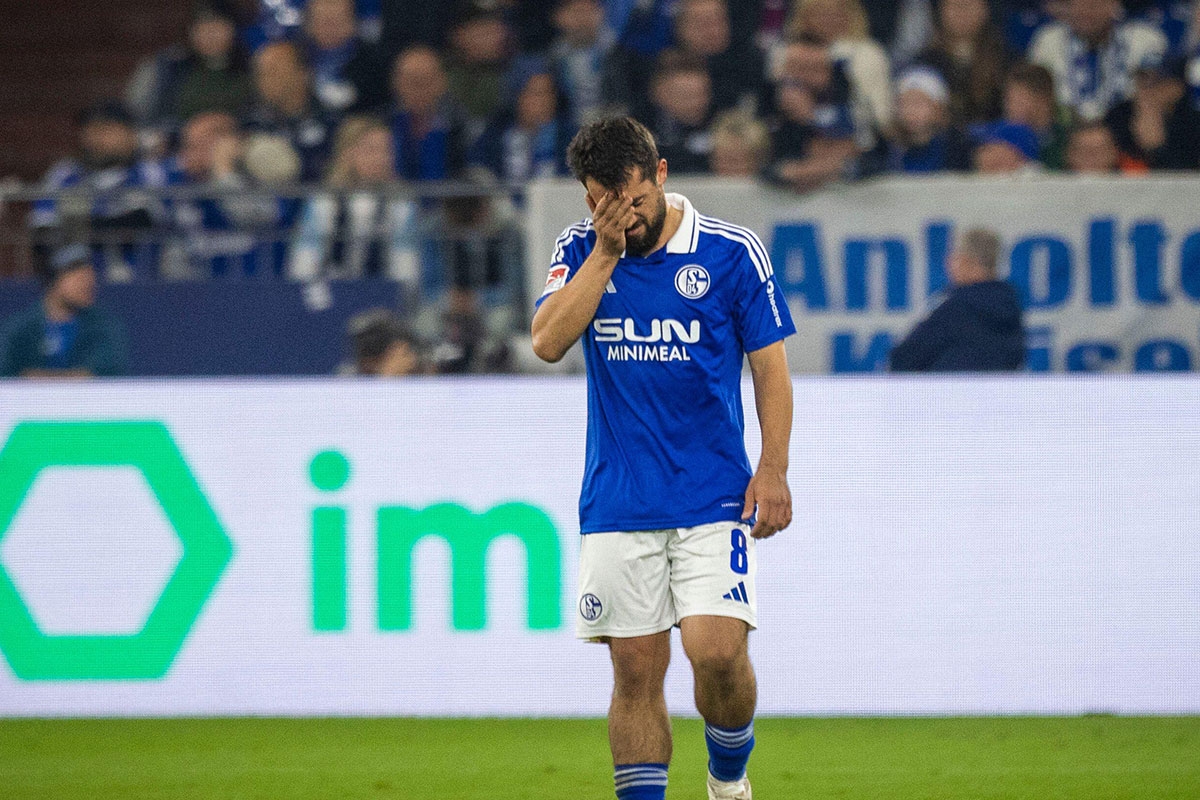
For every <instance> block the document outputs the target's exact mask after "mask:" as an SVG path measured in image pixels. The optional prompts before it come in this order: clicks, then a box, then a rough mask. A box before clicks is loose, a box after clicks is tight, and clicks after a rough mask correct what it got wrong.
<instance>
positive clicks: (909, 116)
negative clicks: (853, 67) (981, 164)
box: [887, 67, 970, 173]
mask: <svg viewBox="0 0 1200 800" xmlns="http://www.w3.org/2000/svg"><path fill="white" fill-rule="evenodd" d="M949 100H950V91H949V88H948V87H947V86H946V81H945V79H944V78H942V75H941V73H939V72H937V71H936V70H933V69H930V68H929V67H913V68H912V69H909V70H908V71H906V72H904V73H903V74H902V75H901V76H900V79H899V80H898V81H897V83H896V139H895V140H894V141H892V142H889V143H888V148H887V150H888V152H887V168H888V170H889V171H890V172H903V173H930V172H942V171H944V170H953V171H963V170H966V169H967V168H968V167H969V166H970V150H969V147H968V145H967V142H966V139H965V138H964V137H963V136H962V134H961V133H959V131H958V129H957V128H952V127H951V126H950V113H949Z"/></svg>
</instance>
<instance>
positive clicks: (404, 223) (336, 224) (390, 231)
mask: <svg viewBox="0 0 1200 800" xmlns="http://www.w3.org/2000/svg"><path fill="white" fill-rule="evenodd" d="M393 158H394V148H393V145H392V133H391V130H390V129H389V127H388V126H387V124H386V123H384V122H383V121H382V120H378V119H375V118H372V117H351V118H349V119H347V120H346V121H345V122H343V123H342V126H341V128H339V129H338V133H337V137H336V140H335V144H334V156H333V161H332V165H331V166H330V168H329V174H328V176H327V178H326V180H325V186H326V187H327V188H328V189H330V190H331V191H329V192H323V193H321V194H318V195H316V196H314V197H313V198H312V199H311V200H309V201H308V202H307V203H306V204H305V207H304V210H303V211H302V213H301V214H300V219H299V222H298V223H297V226H296V238H295V242H294V244H293V246H292V253H291V257H290V259H289V261H288V270H287V272H288V277H289V278H291V279H292V280H298V281H313V280H318V279H319V280H327V279H339V280H344V279H354V278H364V277H367V278H387V279H389V280H393V281H397V282H398V283H401V284H403V285H404V287H405V290H406V292H407V293H408V294H410V295H412V294H415V293H416V291H417V289H418V282H419V279H420V266H421V265H420V257H419V255H418V242H419V239H418V236H417V206H416V204H415V203H414V202H413V201H411V200H409V199H406V198H402V197H397V196H395V194H394V193H395V190H396V188H397V187H398V183H397V179H396V171H395V164H394V161H393Z"/></svg>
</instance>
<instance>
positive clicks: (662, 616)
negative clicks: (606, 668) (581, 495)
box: [575, 522, 758, 639]
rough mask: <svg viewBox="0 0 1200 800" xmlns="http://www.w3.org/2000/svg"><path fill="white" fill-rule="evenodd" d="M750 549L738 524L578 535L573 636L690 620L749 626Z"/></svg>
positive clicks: (653, 629) (634, 632) (753, 567)
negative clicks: (712, 618) (723, 620)
mask: <svg viewBox="0 0 1200 800" xmlns="http://www.w3.org/2000/svg"><path fill="white" fill-rule="evenodd" d="M754 544H755V542H754V539H752V538H751V537H750V526H749V525H746V524H743V523H739V522H714V523H710V524H708V525H697V526H696V527H694V528H673V529H670V530H661V531H633V532H628V533H625V532H622V533H589V534H586V535H584V536H583V543H582V545H581V548H580V554H579V604H578V607H577V611H576V616H575V634H576V636H578V637H579V638H580V639H600V638H602V637H616V638H621V639H623V638H629V637H633V636H648V635H650V634H652V633H660V632H662V631H665V630H670V629H671V628H672V627H674V626H675V625H678V624H679V621H680V620H681V619H683V618H684V617H692V616H697V615H709V616H716V617H734V618H736V619H740V620H744V621H745V622H747V623H748V624H749V625H750V627H751V628H753V627H755V622H756V620H757V614H756V612H757V608H758V606H757V596H756V592H755V586H754V576H755V574H756V573H757V572H758V563H757V561H756V560H755V555H754Z"/></svg>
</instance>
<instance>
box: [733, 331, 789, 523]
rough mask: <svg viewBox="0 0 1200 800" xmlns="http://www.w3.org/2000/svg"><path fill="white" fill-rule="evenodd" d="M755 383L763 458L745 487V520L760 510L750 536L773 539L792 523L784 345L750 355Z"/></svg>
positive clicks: (787, 392) (755, 399)
mask: <svg viewBox="0 0 1200 800" xmlns="http://www.w3.org/2000/svg"><path fill="white" fill-rule="evenodd" d="M749 358H750V374H751V376H752V378H753V380H754V405H755V408H756V409H757V411H758V422H759V426H760V427H761V428H762V441H763V446H762V456H761V457H760V458H759V460H758V469H757V470H756V471H755V473H754V477H753V478H752V479H751V480H750V485H749V486H747V487H746V506H745V508H743V509H742V518H743V519H749V518H750V516H751V515H752V514H753V513H754V507H755V506H758V522H757V523H756V524H755V525H754V530H752V531H751V532H750V535H751V536H753V537H754V538H756V539H765V538H767V537H769V536H774V535H775V534H776V533H778V532H779V531H781V530H783V529H784V528H786V527H787V526H788V525H790V524H791V523H792V493H791V490H789V489H788V485H787V470H788V441H789V440H790V439H791V436H792V376H791V373H790V372H788V365H787V353H786V352H785V351H784V349H783V342H775V343H774V344H770V345H767V346H766V347H764V348H762V349H760V350H755V351H754V352H752V353H750V354H749Z"/></svg>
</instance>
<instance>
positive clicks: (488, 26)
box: [446, 0, 515, 140]
mask: <svg viewBox="0 0 1200 800" xmlns="http://www.w3.org/2000/svg"><path fill="white" fill-rule="evenodd" d="M450 43H451V48H450V57H449V59H448V60H447V67H446V78H447V85H448V87H449V91H450V96H451V97H453V98H454V100H455V102H456V103H457V104H458V106H459V108H461V109H462V110H463V112H465V114H466V119H467V121H468V123H469V125H468V131H467V132H468V135H469V137H470V138H471V140H474V139H475V138H476V137H477V136H478V135H479V133H480V132H482V130H483V128H484V126H485V125H486V124H487V121H488V120H489V119H491V118H492V117H494V116H495V115H496V114H498V113H499V112H500V110H501V104H502V103H503V101H504V79H505V76H506V74H507V72H508V68H509V66H510V64H511V62H512V58H513V56H514V55H515V48H514V44H515V41H514V36H513V32H512V31H511V30H510V29H509V27H508V25H507V24H506V23H505V20H504V15H503V14H502V13H501V11H500V10H499V9H498V8H497V7H496V6H495V5H494V4H489V3H487V2H484V1H483V0H476V2H472V3H469V4H468V5H467V6H466V7H465V9H464V10H463V11H462V13H461V14H460V16H459V17H458V19H457V20H456V22H455V25H454V27H453V28H452V29H451V31H450Z"/></svg>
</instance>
